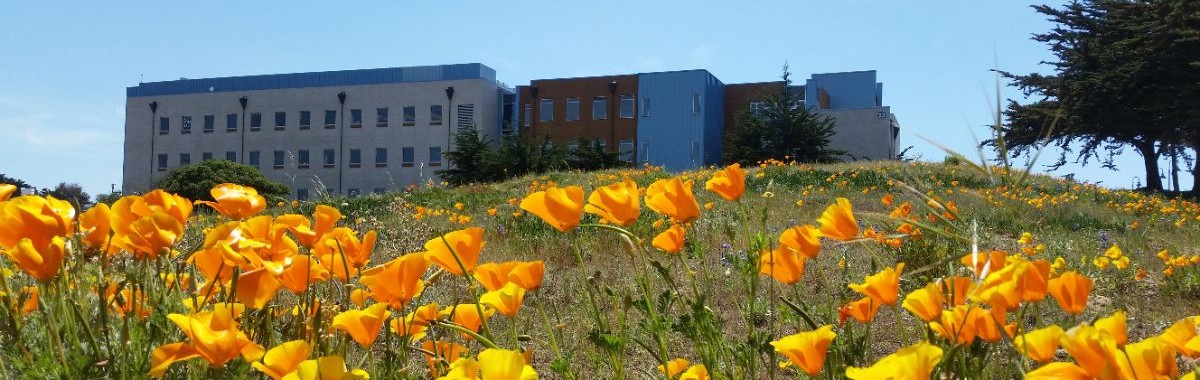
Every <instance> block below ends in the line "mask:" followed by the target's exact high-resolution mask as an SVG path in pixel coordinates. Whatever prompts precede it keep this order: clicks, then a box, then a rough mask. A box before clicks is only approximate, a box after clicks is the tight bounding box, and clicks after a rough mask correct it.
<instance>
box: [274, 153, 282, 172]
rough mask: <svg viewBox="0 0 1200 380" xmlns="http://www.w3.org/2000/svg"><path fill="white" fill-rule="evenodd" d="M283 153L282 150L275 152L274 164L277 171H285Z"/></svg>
mask: <svg viewBox="0 0 1200 380" xmlns="http://www.w3.org/2000/svg"><path fill="white" fill-rule="evenodd" d="M283 153H284V152H283V151H282V150H277V151H275V161H273V162H274V164H275V165H274V167H275V168H276V169H283Z"/></svg>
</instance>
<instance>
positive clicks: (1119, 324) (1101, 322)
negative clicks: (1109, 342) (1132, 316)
mask: <svg viewBox="0 0 1200 380" xmlns="http://www.w3.org/2000/svg"><path fill="white" fill-rule="evenodd" d="M1092 326H1095V327H1096V329H1097V330H1100V332H1101V333H1103V334H1107V335H1108V336H1109V337H1110V338H1112V339H1113V340H1114V341H1116V342H1117V347H1122V346H1124V345H1125V343H1127V342H1129V336H1128V335H1127V334H1126V332H1125V311H1124V310H1117V311H1116V312H1114V313H1113V314H1112V315H1110V316H1107V317H1104V318H1100V319H1098V320H1096V323H1093V324H1092Z"/></svg>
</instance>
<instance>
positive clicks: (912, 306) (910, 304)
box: [901, 282, 945, 322]
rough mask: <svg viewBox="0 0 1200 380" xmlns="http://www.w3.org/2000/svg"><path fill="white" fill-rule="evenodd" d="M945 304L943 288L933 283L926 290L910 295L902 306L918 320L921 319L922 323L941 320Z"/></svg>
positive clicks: (915, 291) (916, 291)
mask: <svg viewBox="0 0 1200 380" xmlns="http://www.w3.org/2000/svg"><path fill="white" fill-rule="evenodd" d="M944 303H945V299H944V298H943V297H942V290H941V287H939V286H938V285H937V284H936V283H932V282H931V283H929V284H927V285H925V287H924V288H921V289H917V290H914V291H912V292H910V293H908V295H907V296H905V297H904V302H903V303H901V306H904V309H905V310H908V311H909V312H912V313H913V315H915V316H917V318H921V320H922V321H925V322H931V321H933V320H936V319H938V318H941V316H942V307H943V306H942V305H943V304H944Z"/></svg>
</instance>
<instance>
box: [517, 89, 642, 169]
mask: <svg viewBox="0 0 1200 380" xmlns="http://www.w3.org/2000/svg"><path fill="white" fill-rule="evenodd" d="M612 83H616V86H615V88H614V87H612V86H611V84H612ZM637 88H638V77H637V75H613V76H601V77H586V78H564V79H544V80H535V81H533V82H531V83H530V85H529V86H519V87H518V88H517V92H518V98H519V99H520V103H519V104H518V113H519V116H518V123H519V125H520V126H521V134H522V135H524V136H531V137H532V138H534V139H535V141H541V139H542V138H543V137H545V136H549V137H550V140H551V141H552V142H553V143H554V144H555V145H567V144H572V143H574V142H576V141H578V139H580V138H584V139H587V140H589V141H594V140H599V139H603V140H604V141H605V142H606V143H607V145H608V148H609V150H610V151H616V149H618V146H617V143H618V142H619V141H621V140H635V141H636V140H637V110H636V107H637V101H636V99H637ZM621 95H630V96H633V98H634V100H635V101H634V102H633V103H634V105H633V107H634V110H633V113H632V115H633V117H631V118H621V117H620V97H621ZM597 97H603V98H604V99H605V100H606V101H605V104H606V105H607V110H606V112H605V118H604V119H601V120H596V119H595V118H594V117H593V111H594V110H593V106H592V105H593V101H594V100H595V99H596V98H597ZM543 99H548V100H551V101H553V103H554V105H553V107H554V113H553V120H551V121H548V122H546V121H541V118H540V115H541V112H542V109H541V107H542V101H543ZM568 99H578V100H579V119H578V120H570V121H568V120H567V100H568ZM526 110H528V112H527V111H526ZM527 119H528V120H527Z"/></svg>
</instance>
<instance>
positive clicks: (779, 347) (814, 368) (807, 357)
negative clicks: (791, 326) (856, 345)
mask: <svg viewBox="0 0 1200 380" xmlns="http://www.w3.org/2000/svg"><path fill="white" fill-rule="evenodd" d="M835 337H837V334H836V333H834V332H833V325H825V326H821V327H820V328H818V329H816V330H813V331H808V332H802V333H798V334H793V335H789V336H786V337H783V338H781V339H779V340H777V341H774V342H771V346H773V347H775V352H778V353H781V354H783V355H784V356H786V357H787V358H788V360H791V361H792V364H795V365H796V366H797V367H800V369H802V370H804V372H805V373H807V374H809V375H810V376H817V375H818V374H820V373H821V369H822V368H823V367H824V366H825V355H826V354H828V353H829V344H830V343H833V338H835Z"/></svg>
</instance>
